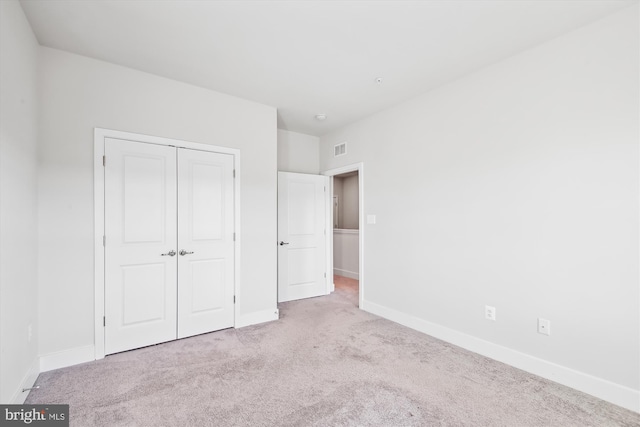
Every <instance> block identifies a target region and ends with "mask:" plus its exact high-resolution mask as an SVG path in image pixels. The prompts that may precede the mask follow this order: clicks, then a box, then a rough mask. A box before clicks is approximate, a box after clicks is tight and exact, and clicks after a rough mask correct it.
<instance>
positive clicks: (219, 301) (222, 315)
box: [178, 149, 235, 338]
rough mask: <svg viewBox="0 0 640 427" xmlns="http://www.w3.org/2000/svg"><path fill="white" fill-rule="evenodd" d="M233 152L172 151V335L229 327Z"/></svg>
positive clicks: (231, 313)
mask: <svg viewBox="0 0 640 427" xmlns="http://www.w3.org/2000/svg"><path fill="white" fill-rule="evenodd" d="M233 180H234V177H233V156H232V155H228V154H219V153H210V152H203V151H198V150H188V149H178V248H179V249H178V283H179V285H178V338H183V337H187V336H191V335H197V334H202V333H205V332H211V331H215V330H219V329H224V328H229V327H232V326H233V325H234V235H233V234H234V228H235V227H234V223H233V218H234V215H233V214H234V194H233V189H234V185H233Z"/></svg>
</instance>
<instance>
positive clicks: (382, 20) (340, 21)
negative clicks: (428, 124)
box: [21, 0, 637, 135]
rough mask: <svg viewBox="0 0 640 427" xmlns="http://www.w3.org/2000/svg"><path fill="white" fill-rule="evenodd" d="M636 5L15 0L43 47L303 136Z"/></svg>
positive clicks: (592, 0)
mask: <svg viewBox="0 0 640 427" xmlns="http://www.w3.org/2000/svg"><path fill="white" fill-rule="evenodd" d="M633 3H637V0H633V1H615V0H605V1H598V0H589V1H580V0H568V1H562V0H555V1H551V0H549V1H547V0H537V1H525V0H513V1H509V0H503V1H484V0H477V1H452V0H449V1H399V0H395V1H364V0H360V1H302V0H301V1H268V0H263V1H239V0H237V1H202V0H200V1H186V0H183V1H173V0H160V1H155V0H145V1H141V0H139V1H121V0H117V1H111V0H101V1H97V0H94V1H87V0H79V1H78V0H74V1H66V0H57V1H46V0H21V4H22V7H23V9H24V11H25V13H26V15H27V18H28V20H29V22H30V24H31V26H32V28H33V31H34V32H35V34H36V37H37V38H38V41H39V42H40V44H41V45H43V46H49V47H52V48H56V49H62V50H66V51H69V52H73V53H77V54H80V55H85V56H88V57H92V58H96V59H100V60H104V61H108V62H112V63H115V64H119V65H123V66H126V67H130V68H134V69H137V70H141V71H145V72H148V73H152V74H156V75H159V76H163V77H168V78H171V79H175V80H180V81H183V82H186V83H190V84H193V85H196V86H201V87H204V88H208V89H212V90H215V91H218V92H223V93H227V94H231V95H235V96H238V97H241V98H245V99H249V100H253V101H256V102H260V103H263V104H268V105H272V106H275V107H277V108H278V127H279V128H282V129H288V130H291V131H296V132H302V133H306V134H310V135H322V134H324V133H327V132H329V131H332V130H334V129H337V128H339V127H341V126H344V125H346V124H349V123H352V122H354V121H356V120H358V119H361V118H363V117H366V116H368V115H370V114H373V113H375V112H377V111H379V110H382V109H384V108H387V107H390V106H392V105H394V104H397V103H399V102H401V101H403V100H406V99H409V98H411V97H414V96H416V95H418V94H420V93H423V92H426V91H428V90H431V89H433V88H435V87H437V86H439V85H442V84H444V83H446V82H449V81H452V80H454V79H456V78H459V77H461V76H463V75H465V74H468V73H471V72H473V71H475V70H477V69H479V68H482V67H484V66H487V65H489V64H491V63H494V62H496V61H499V60H501V59H504V58H506V57H508V56H510V55H513V54H515V53H517V52H520V51H522V50H525V49H527V48H530V47H533V46H535V45H537V44H539V43H542V42H544V41H546V40H549V39H551V38H554V37H557V36H558V35H561V34H564V33H566V32H568V31H571V30H573V29H575V28H577V27H580V26H582V25H585V24H587V23H589V22H592V21H594V20H597V19H599V18H601V17H603V16H605V15H607V14H610V13H612V12H614V11H616V10H618V9H620V8H622V7H626V6H629V5H631V4H633ZM378 77H382V79H383V80H382V83H380V84H378V83H377V82H376V78H378ZM319 113H324V114H326V115H327V119H326V120H324V121H318V120H316V119H315V117H314V116H315V115H316V114H319Z"/></svg>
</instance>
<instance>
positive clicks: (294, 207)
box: [278, 172, 328, 302]
mask: <svg viewBox="0 0 640 427" xmlns="http://www.w3.org/2000/svg"><path fill="white" fill-rule="evenodd" d="M327 184H328V178H327V177H325V176H320V175H307V174H299V173H290V172H278V302H284V301H291V300H297V299H302V298H310V297H315V296H320V295H326V294H327V293H328V288H327V285H326V283H327V277H326V275H327V263H326V259H327V256H326V239H327V238H326V233H327V230H326V227H327V206H328V202H327V194H328V193H326V191H327V188H326V187H327Z"/></svg>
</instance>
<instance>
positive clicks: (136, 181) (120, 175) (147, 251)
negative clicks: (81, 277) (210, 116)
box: [105, 139, 177, 354]
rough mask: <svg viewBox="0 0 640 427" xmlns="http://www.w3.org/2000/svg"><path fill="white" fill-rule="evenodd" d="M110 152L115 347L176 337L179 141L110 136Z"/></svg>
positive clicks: (109, 332)
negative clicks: (165, 143) (175, 145)
mask: <svg viewBox="0 0 640 427" xmlns="http://www.w3.org/2000/svg"><path fill="white" fill-rule="evenodd" d="M105 154H106V159H107V160H106V165H105V237H106V244H105V352H106V354H110V353H117V352H120V351H125V350H130V349H133V348H138V347H144V346H147V345H151V344H157V343H160V342H164V341H169V340H172V339H175V338H176V304H177V299H176V298H177V283H176V277H177V255H176V248H177V225H176V209H177V207H176V197H177V193H176V192H177V183H176V150H175V148H173V147H167V146H161V145H153V144H145V143H140V142H132V141H125V140H118V139H107V140H106V142H105ZM172 253H173V256H172V255H171V254H172Z"/></svg>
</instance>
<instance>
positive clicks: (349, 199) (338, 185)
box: [333, 175, 360, 229]
mask: <svg viewBox="0 0 640 427" xmlns="http://www.w3.org/2000/svg"><path fill="white" fill-rule="evenodd" d="M358 192H359V186H358V175H350V176H340V175H337V176H334V177H333V195H334V196H337V197H338V221H337V224H338V225H337V227H335V228H342V229H358V228H359V220H360V216H359V215H360V214H359V212H360V200H359V198H358ZM335 222H336V221H335V218H334V223H335Z"/></svg>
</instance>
